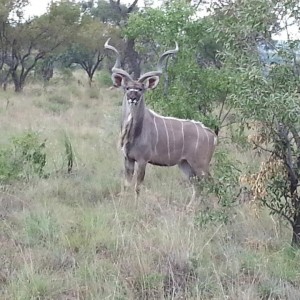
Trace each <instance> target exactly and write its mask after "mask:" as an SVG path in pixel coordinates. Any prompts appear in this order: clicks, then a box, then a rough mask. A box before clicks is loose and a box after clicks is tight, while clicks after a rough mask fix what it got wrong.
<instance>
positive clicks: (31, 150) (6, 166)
mask: <svg viewBox="0 0 300 300" xmlns="http://www.w3.org/2000/svg"><path fill="white" fill-rule="evenodd" d="M45 165H46V153H45V141H41V140H40V138H39V136H38V134H37V133H35V132H26V133H24V134H22V135H19V136H17V137H14V138H12V141H11V144H9V145H7V146H6V147H3V149H1V150H0V182H7V181H11V180H17V179H26V180H28V179H30V178H31V177H32V176H33V175H38V176H40V177H42V176H44V175H45V174H44V167H45Z"/></svg>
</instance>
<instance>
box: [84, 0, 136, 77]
mask: <svg viewBox="0 0 300 300" xmlns="http://www.w3.org/2000/svg"><path fill="white" fill-rule="evenodd" d="M137 3H138V0H133V1H132V2H131V3H130V4H129V5H128V6H127V5H124V4H122V3H121V2H120V0H109V1H106V0H99V1H98V2H97V5H94V3H91V4H90V5H89V6H88V8H87V9H88V11H89V12H90V14H91V15H92V16H93V17H94V18H95V19H97V20H100V21H101V22H103V23H104V24H110V25H114V26H116V27H118V28H119V29H120V30H121V32H122V31H123V30H124V29H125V28H126V27H127V22H128V18H129V16H130V15H131V14H134V13H135V12H137V11H138V7H137ZM121 52H122V57H123V59H122V62H121V63H122V66H123V67H124V68H126V69H127V70H128V72H129V74H132V76H133V78H138V77H139V76H140V72H141V70H140V57H139V54H138V53H137V51H136V50H135V40H134V38H133V37H127V39H126V41H125V46H124V51H121Z"/></svg>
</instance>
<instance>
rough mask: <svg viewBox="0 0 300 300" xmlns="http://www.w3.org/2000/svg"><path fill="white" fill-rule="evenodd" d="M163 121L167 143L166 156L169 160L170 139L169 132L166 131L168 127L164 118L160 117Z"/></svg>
mask: <svg viewBox="0 0 300 300" xmlns="http://www.w3.org/2000/svg"><path fill="white" fill-rule="evenodd" d="M162 119H163V121H164V125H165V129H166V135H167V144H168V157H169V162H170V160H171V157H170V139H169V133H168V128H167V124H166V121H165V119H164V118H162Z"/></svg>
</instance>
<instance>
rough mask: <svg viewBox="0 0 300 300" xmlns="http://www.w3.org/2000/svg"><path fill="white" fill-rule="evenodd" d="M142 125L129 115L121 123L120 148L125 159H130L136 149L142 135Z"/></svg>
mask: <svg viewBox="0 0 300 300" xmlns="http://www.w3.org/2000/svg"><path fill="white" fill-rule="evenodd" d="M142 128H143V123H142V122H137V120H135V118H134V117H133V116H132V114H131V113H129V114H128V115H127V116H126V118H125V119H124V120H123V122H122V127H121V137H120V146H121V149H122V152H123V155H124V156H125V157H130V158H132V159H134V157H131V156H132V154H133V152H134V149H135V148H137V147H138V145H139V141H140V136H141V133H142Z"/></svg>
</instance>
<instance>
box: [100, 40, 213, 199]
mask: <svg viewBox="0 0 300 300" xmlns="http://www.w3.org/2000/svg"><path fill="white" fill-rule="evenodd" d="M109 40H110V39H108V40H107V41H106V43H105V48H106V49H110V50H112V51H114V52H115V54H116V56H117V59H116V62H115V65H114V66H113V68H112V81H113V85H114V87H122V88H123V90H124V96H123V105H122V123H121V147H122V151H123V154H124V160H125V179H126V183H127V184H130V183H131V181H132V178H133V174H134V169H135V164H137V170H136V173H137V174H136V183H135V192H136V197H137V196H138V194H139V190H140V184H141V183H142V182H143V180H144V176H145V169H146V165H147V163H150V164H152V165H157V166H174V165H178V166H179V168H180V169H181V170H182V171H183V173H184V174H185V175H186V176H187V177H188V178H189V179H192V178H193V177H198V178H202V177H206V176H208V175H209V164H210V161H211V158H212V155H213V152H214V149H215V145H216V142H217V137H216V135H215V133H214V132H213V131H212V130H211V129H209V128H207V127H205V126H204V125H203V124H202V123H200V122H196V121H191V120H183V119H177V118H172V117H164V116H161V115H159V114H157V113H155V112H154V111H152V110H150V109H148V108H147V107H146V105H145V100H144V93H145V92H146V91H147V90H152V89H154V88H155V87H156V86H157V85H158V83H159V78H160V76H161V75H162V63H163V61H164V59H165V58H166V57H167V56H169V55H172V54H174V53H177V52H178V45H177V43H176V48H175V49H174V50H168V51H166V52H165V53H163V54H162V55H161V56H160V58H159V60H158V64H157V70H156V71H152V72H147V73H145V74H143V75H142V76H141V77H140V78H139V79H138V80H133V79H132V77H131V76H130V75H129V74H128V73H127V72H126V71H125V70H123V69H122V68H121V59H120V54H119V52H118V50H117V49H116V48H115V47H113V46H111V45H109V44H108V42H109Z"/></svg>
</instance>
